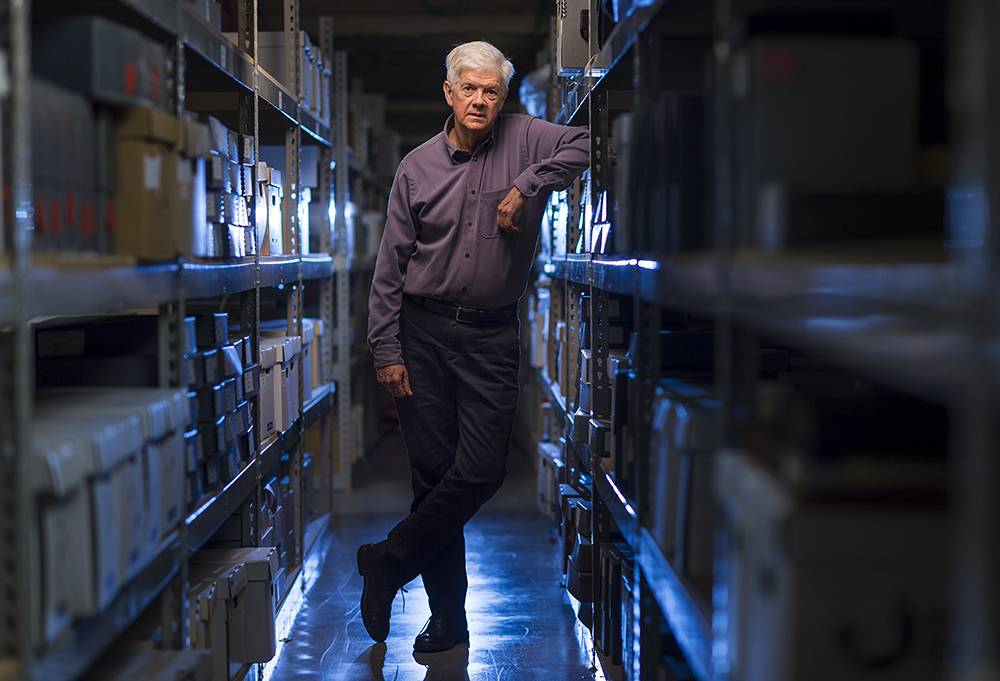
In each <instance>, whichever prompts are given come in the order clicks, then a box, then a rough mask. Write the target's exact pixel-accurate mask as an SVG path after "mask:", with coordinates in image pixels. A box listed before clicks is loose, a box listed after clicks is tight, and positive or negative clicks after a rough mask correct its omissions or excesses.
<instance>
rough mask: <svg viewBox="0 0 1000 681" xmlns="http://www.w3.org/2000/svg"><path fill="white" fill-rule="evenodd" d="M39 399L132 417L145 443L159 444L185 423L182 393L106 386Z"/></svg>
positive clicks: (42, 394) (46, 393)
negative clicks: (139, 422)
mask: <svg viewBox="0 0 1000 681" xmlns="http://www.w3.org/2000/svg"><path fill="white" fill-rule="evenodd" d="M39 399H40V400H42V401H43V402H48V403H49V404H51V405H55V406H58V407H59V408H60V409H66V410H68V411H76V412H80V413H93V412H95V411H100V412H102V413H106V414H108V415H112V414H116V413H121V414H126V415H127V414H134V415H136V416H138V417H139V419H140V421H141V424H142V430H143V438H144V440H147V441H148V440H159V439H161V438H164V437H166V436H167V435H169V434H170V433H172V432H174V431H175V430H180V429H183V428H185V427H186V426H187V421H188V407H187V402H186V392H185V391H184V390H161V389H158V388H118V387H105V386H93V387H90V386H88V387H68V388H50V389H46V390H42V391H39Z"/></svg>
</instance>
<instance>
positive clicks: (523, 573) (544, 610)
mask: <svg viewBox="0 0 1000 681" xmlns="http://www.w3.org/2000/svg"><path fill="white" fill-rule="evenodd" d="M403 456H404V455H403V454H402V453H401V450H400V448H399V445H398V443H397V442H390V446H389V447H387V448H385V449H384V450H383V451H382V452H381V453H380V455H379V456H378V457H376V458H375V459H374V460H373V461H372V462H371V466H372V467H373V473H372V476H371V481H370V482H366V480H365V479H364V475H360V476H358V480H357V481H356V487H355V491H354V492H353V493H351V494H350V495H344V497H342V498H340V499H338V504H339V505H340V512H338V513H337V514H335V517H334V521H333V527H332V536H333V543H332V546H331V548H330V551H329V556H328V558H327V561H326V564H325V565H324V567H323V570H322V572H321V574H320V576H319V578H318V579H317V580H316V582H315V583H314V585H313V586H312V587H311V588H310V589H309V590H308V591H307V593H306V594H305V595H304V598H303V603H302V607H301V610H300V612H299V614H298V616H297V617H296V620H295V624H294V625H293V626H292V628H291V631H290V634H289V640H288V641H287V642H286V643H285V644H284V646H283V647H282V650H281V653H280V655H281V657H280V659H278V660H276V663H275V664H274V665H273V673H272V674H270V675H269V680H268V681H293V680H296V681H299V680H303V681H306V680H308V681H313V680H315V681H334V680H336V681H486V680H489V681H499V680H504V681H506V680H508V679H509V680H513V681H536V680H537V681H555V680H559V681H572V680H574V679H593V675H592V674H591V673H590V672H589V668H590V661H589V659H588V655H587V653H586V652H585V651H583V650H581V648H580V646H579V643H578V642H577V639H576V636H575V635H574V621H575V618H574V616H573V614H572V612H571V611H570V609H569V608H568V607H567V606H566V605H565V601H564V594H565V590H564V589H561V588H560V585H559V584H560V574H559V567H558V561H557V557H556V548H555V546H554V545H553V541H552V533H551V532H550V529H549V527H548V525H547V522H546V521H545V520H544V519H543V518H542V517H541V516H539V515H538V514H537V513H536V512H535V511H534V487H533V485H534V483H533V481H532V480H530V479H528V478H526V477H523V478H519V477H517V476H516V474H515V475H514V477H513V478H512V479H511V480H509V481H508V483H507V484H506V485H505V488H504V490H503V491H502V492H501V494H500V495H498V497H497V498H496V499H495V500H493V501H491V502H490V503H489V504H488V505H487V506H486V507H485V508H484V509H483V511H482V512H481V513H480V515H479V516H477V517H476V519H475V520H474V521H473V522H472V523H471V524H470V525H469V527H468V528H467V531H466V547H467V548H466V551H467V555H468V565H469V600H468V603H467V606H468V619H469V634H470V638H471V643H470V644H469V645H462V646H458V647H456V648H453V649H452V650H450V651H446V652H444V653H433V654H415V653H414V652H413V638H414V637H415V636H416V635H417V634H418V633H419V632H420V630H421V629H422V628H423V626H424V624H425V622H426V621H427V617H428V616H429V614H430V613H429V609H428V607H427V596H426V594H425V592H424V590H423V584H422V583H421V581H420V580H419V579H417V580H415V581H414V582H413V583H411V584H409V585H408V586H407V588H408V589H409V593H407V594H406V603H405V608H404V605H403V600H402V598H400V597H397V598H396V600H395V602H394V603H393V617H392V629H391V631H390V634H389V639H388V641H387V642H386V643H384V644H377V645H372V642H371V639H369V638H368V636H367V634H366V633H365V630H364V626H363V625H362V623H361V618H360V615H359V612H358V599H359V597H360V594H361V586H362V583H361V578H360V577H359V576H358V574H357V571H356V569H355V566H354V554H355V550H356V548H357V546H358V544H360V543H362V542H364V541H371V540H372V539H375V538H377V537H378V536H379V535H380V534H381V535H384V534H385V533H386V532H387V531H388V530H389V529H390V528H391V527H392V526H393V524H394V523H395V522H396V521H397V520H398V519H399V517H401V516H400V514H401V513H402V512H404V511H405V508H406V506H407V504H408V482H409V481H408V479H407V477H406V475H407V470H406V467H405V459H403V458H402V457H403ZM512 469H514V470H515V471H516V467H515V466H512ZM376 471H377V482H376V476H375V473H374V472H376ZM385 471H391V473H390V475H394V476H395V478H396V479H390V480H386V479H385ZM352 507H355V508H356V509H357V510H358V511H360V512H355V513H352V512H351V511H352V510H353V509H352Z"/></svg>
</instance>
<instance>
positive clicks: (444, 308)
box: [405, 296, 517, 325]
mask: <svg viewBox="0 0 1000 681" xmlns="http://www.w3.org/2000/svg"><path fill="white" fill-rule="evenodd" d="M405 298H406V300H408V301H410V302H412V303H415V304H417V305H419V306H421V307H423V308H426V309H427V310H428V311H430V312H433V313H434V314H438V315H441V316H442V317H449V318H451V319H454V320H455V321H456V322H458V323H460V324H477V325H486V324H507V323H512V322H513V321H514V320H515V319H517V305H516V304H514V305H508V306H507V307H501V308H497V309H493V310H487V309H483V308H480V307H467V306H464V305H459V304H457V303H447V302H444V301H441V300H433V299H431V298H421V297H419V296H405Z"/></svg>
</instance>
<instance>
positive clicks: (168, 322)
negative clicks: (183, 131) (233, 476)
mask: <svg viewBox="0 0 1000 681" xmlns="http://www.w3.org/2000/svg"><path fill="white" fill-rule="evenodd" d="M173 9H174V12H175V14H174V16H173V17H172V20H173V25H174V26H180V25H181V22H180V19H181V17H180V12H181V8H180V6H179V5H178V6H175V7H174V8H173ZM170 55H171V60H170V64H171V85H172V88H173V94H174V101H173V104H174V114H175V115H177V116H183V115H184V110H185V109H184V100H185V95H186V87H185V76H186V72H187V63H186V53H185V47H184V41H183V39H181V38H180V37H177V38H175V39H174V40H173V42H172V43H171V45H170ZM177 265H178V266H177V275H176V278H175V280H174V281H175V286H176V295H175V302H174V303H170V304H166V305H161V306H160V309H159V315H158V316H159V319H158V327H159V329H158V334H157V336H158V343H159V348H158V356H159V359H160V372H159V373H160V376H159V382H160V387H162V388H179V387H182V386H184V385H185V383H186V382H185V380H184V343H183V334H184V318H185V316H186V315H187V297H186V294H185V290H184V259H183V258H180V259H179V260H178V263H177ZM183 531H184V530H183V528H182V529H181V532H183ZM158 606H159V613H160V628H161V632H162V637H161V639H162V645H163V647H164V648H173V649H180V648H183V647H184V646H185V642H186V639H187V634H186V632H187V627H186V626H185V617H186V613H187V561H186V560H185V561H182V562H181V566H180V570H179V571H178V574H177V576H176V577H174V579H173V580H171V582H170V583H169V584H168V585H167V587H166V588H165V589H164V590H163V593H162V594H161V596H160V598H159V602H158Z"/></svg>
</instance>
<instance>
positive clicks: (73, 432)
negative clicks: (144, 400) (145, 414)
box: [34, 402, 145, 474]
mask: <svg viewBox="0 0 1000 681" xmlns="http://www.w3.org/2000/svg"><path fill="white" fill-rule="evenodd" d="M45 433H47V435H46V434H45ZM34 434H35V437H53V438H58V437H63V438H64V439H67V440H69V439H77V438H78V437H84V438H86V440H87V442H88V447H89V450H90V458H91V462H92V469H91V471H90V472H91V473H92V474H99V473H103V472H107V471H111V470H113V469H114V468H116V467H117V466H118V465H119V464H120V463H121V462H123V461H124V460H125V459H127V458H128V457H130V456H132V455H133V454H135V453H137V452H139V451H140V450H141V449H142V445H143V443H144V441H145V440H144V438H143V432H142V422H141V420H140V419H139V416H138V415H136V414H125V413H121V412H119V413H111V414H109V413H107V412H106V411H104V412H101V411H100V410H93V411H77V410H68V409H60V408H58V407H55V406H53V405H48V404H46V403H44V402H40V403H39V408H38V410H37V418H36V420H35V423H34ZM50 441H51V440H50Z"/></svg>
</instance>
